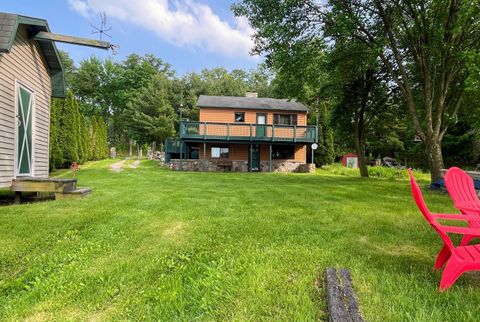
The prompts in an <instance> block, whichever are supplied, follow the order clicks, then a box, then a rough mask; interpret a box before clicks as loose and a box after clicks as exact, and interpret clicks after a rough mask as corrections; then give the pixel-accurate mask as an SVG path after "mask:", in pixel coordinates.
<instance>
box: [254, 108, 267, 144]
mask: <svg viewBox="0 0 480 322" xmlns="http://www.w3.org/2000/svg"><path fill="white" fill-rule="evenodd" d="M266 123H267V115H266V114H264V113H257V135H256V136H257V137H262V138H263V137H265V134H266V126H265V124H266Z"/></svg>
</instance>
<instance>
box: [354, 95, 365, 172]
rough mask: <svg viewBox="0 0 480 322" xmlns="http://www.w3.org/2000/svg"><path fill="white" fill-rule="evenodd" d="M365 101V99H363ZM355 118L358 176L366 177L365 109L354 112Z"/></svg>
mask: <svg viewBox="0 0 480 322" xmlns="http://www.w3.org/2000/svg"><path fill="white" fill-rule="evenodd" d="M365 102H366V101H365ZM354 120H355V138H354V141H355V150H356V152H357V155H358V168H359V169H360V176H361V177H364V178H368V168H367V160H366V158H365V148H364V147H365V142H364V137H365V109H364V108H360V109H359V110H358V111H356V113H354Z"/></svg>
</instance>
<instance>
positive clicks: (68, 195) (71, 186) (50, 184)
mask: <svg viewBox="0 0 480 322" xmlns="http://www.w3.org/2000/svg"><path fill="white" fill-rule="evenodd" d="M10 189H11V190H12V191H14V192H15V203H20V201H21V197H22V192H48V193H53V194H54V195H55V199H80V198H83V197H85V196H87V195H89V194H90V193H91V192H92V189H90V188H80V187H77V179H63V178H32V177H20V178H16V179H14V180H12V187H11V188H10Z"/></svg>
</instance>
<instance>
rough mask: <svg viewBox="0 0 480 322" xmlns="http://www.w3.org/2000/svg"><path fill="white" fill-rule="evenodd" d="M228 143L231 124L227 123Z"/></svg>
mask: <svg viewBox="0 0 480 322" xmlns="http://www.w3.org/2000/svg"><path fill="white" fill-rule="evenodd" d="M227 141H230V123H227Z"/></svg>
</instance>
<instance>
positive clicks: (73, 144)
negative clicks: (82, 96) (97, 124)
mask: <svg viewBox="0 0 480 322" xmlns="http://www.w3.org/2000/svg"><path fill="white" fill-rule="evenodd" d="M74 100H75V98H74V97H73V95H72V93H71V92H68V93H67V97H66V98H65V100H64V102H63V108H62V113H61V116H60V126H61V131H60V141H59V142H60V146H61V148H62V150H63V165H64V166H67V167H68V166H70V165H71V164H72V163H73V162H78V147H77V141H76V139H75V137H76V128H77V127H76V117H75V113H74Z"/></svg>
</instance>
